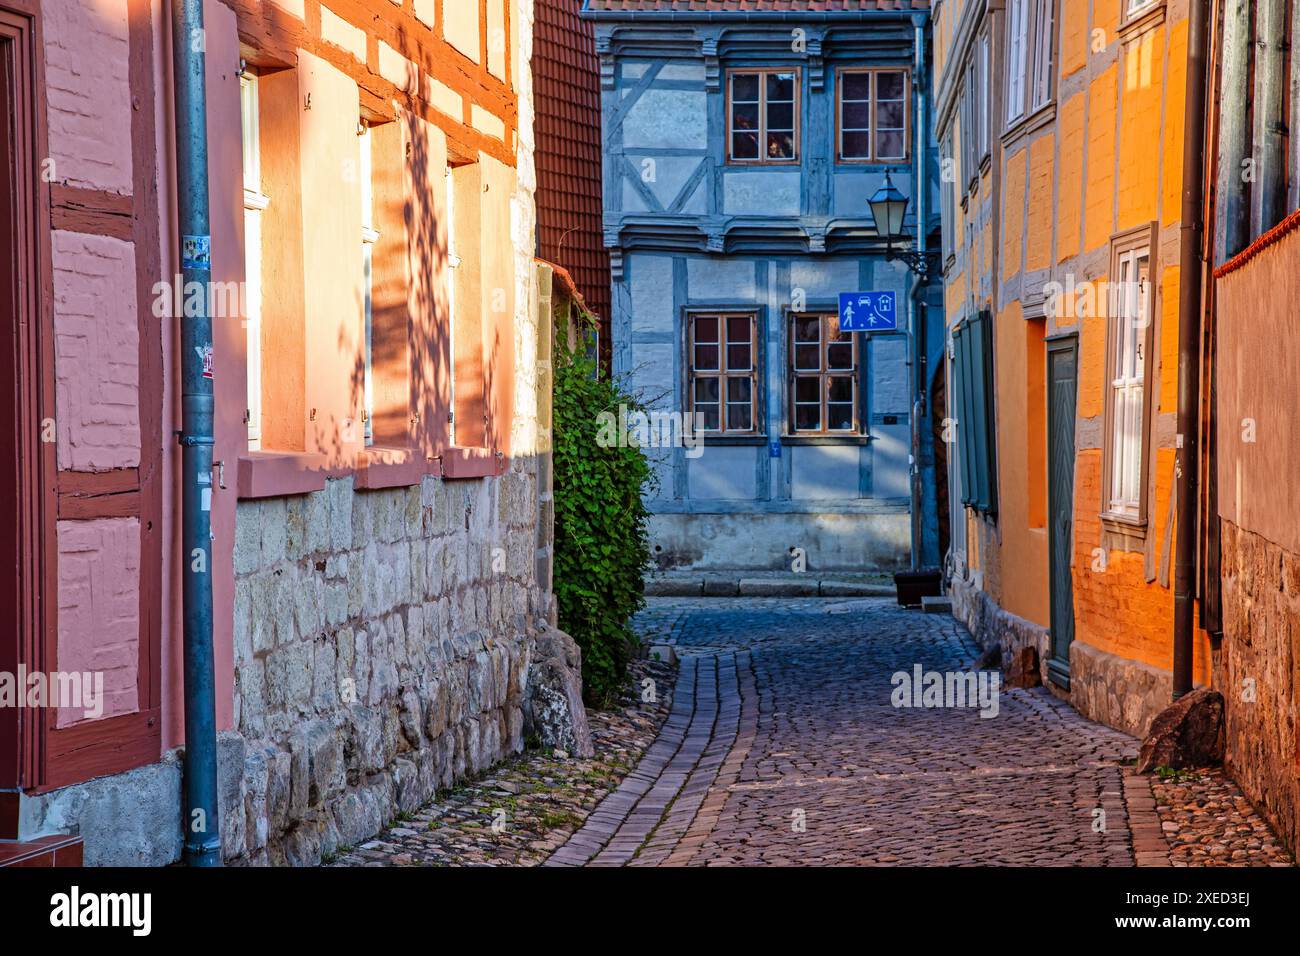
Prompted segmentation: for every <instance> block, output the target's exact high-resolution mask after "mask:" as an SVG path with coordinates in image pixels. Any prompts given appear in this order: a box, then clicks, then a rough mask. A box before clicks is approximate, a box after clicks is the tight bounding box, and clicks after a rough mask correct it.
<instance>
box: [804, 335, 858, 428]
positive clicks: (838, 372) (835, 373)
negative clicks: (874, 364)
mask: <svg viewBox="0 0 1300 956" xmlns="http://www.w3.org/2000/svg"><path fill="white" fill-rule="evenodd" d="M812 317H816V318H818V319H820V322H819V325H818V336H819V339H820V341H819V342H818V345H817V364H818V370H817V371H815V372H812V371H809V370H807V369H798V368H796V367H795V345H796V340H795V323H796V322H798V321H799V320H800V319H804V318H812ZM832 321H834V322H835V323H836V324H837V325H838V324H839V313H837V312H819V311H806V312H793V311H792V312H788V313H786V394H787V397H788V404H789V409H788V414H787V415H786V429H787V434H788V435H789V437H793V438H806V437H821V438H855V437H858V436H861V434H862V408H861V404H862V382H861V376H862V360H861V355H862V351H861V344H862V343H861V338H862V336H860V335H857V334H854V333H852V332H850V333H849V342H850V344H851V345H852V347H853V364H852V366H851V367H850V368H848V369H831V368H829V367H828V363H827V360H826V357H827V356H826V353H827V349H828V348H829V347H830V342H829V340H828V336H827V329H828V327H829V323H830V322H832ZM813 377H816V378H818V379H819V380H820V382H821V388H820V390H819V391H820V398H821V418H820V427H818V428H816V429H813V428H799V427H798V425H797V421H798V417H797V407H796V401H795V395H796V387H797V383H798V380H799V379H801V378H813ZM845 377H847V378H848V379H849V380H850V381H852V383H853V427H852V428H849V429H844V428H827V427H826V425H827V422H828V421H829V415H828V414H827V405H828V404H830V403H829V401H828V396H829V388H828V387H827V380H828V379H830V378H845ZM836 404H839V403H836Z"/></svg>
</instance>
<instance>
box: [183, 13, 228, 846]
mask: <svg viewBox="0 0 1300 956" xmlns="http://www.w3.org/2000/svg"><path fill="white" fill-rule="evenodd" d="M203 49H204V43H203V0H172V70H173V76H174V80H175V87H176V89H175V96H176V104H175V110H176V194H177V195H176V213H177V225H178V227H179V230H178V231H179V237H180V258H181V272H182V275H183V278H184V282H185V288H186V289H191V288H194V286H192V285H191V283H198V284H199V287H200V288H202V289H203V290H204V295H203V296H202V297H201V298H202V299H203V307H202V309H200V310H198V311H199V314H198V315H196V316H183V317H182V318H181V354H180V368H181V431H180V435H179V439H180V444H181V476H182V477H181V486H182V491H181V502H182V503H181V508H182V519H181V541H182V544H183V549H184V550H183V554H182V557H183V564H182V568H183V571H182V574H183V581H184V583H183V588H182V600H183V617H184V641H185V645H184V647H185V653H184V657H185V767H184V773H185V778H184V797H185V817H184V820H183V821H182V823H183V825H184V832H185V862H186V864H187V865H189V866H220V865H221V827H220V816H219V814H218V811H217V723H216V689H215V686H214V678H213V664H212V570H211V565H212V521H211V518H212V446H213V443H214V439H213V398H212V319H211V316H209V315H208V301H207V294H206V293H207V290H208V288H209V283H210V281H211V278H212V266H211V236H210V234H209V225H208V139H207V94H206V88H205V82H204V54H203ZM187 311H188V310H187Z"/></svg>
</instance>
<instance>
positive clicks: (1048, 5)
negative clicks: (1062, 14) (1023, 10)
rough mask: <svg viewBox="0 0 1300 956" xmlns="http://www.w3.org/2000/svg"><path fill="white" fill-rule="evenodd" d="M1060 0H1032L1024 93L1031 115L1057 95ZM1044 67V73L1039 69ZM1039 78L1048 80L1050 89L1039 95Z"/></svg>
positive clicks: (1043, 80) (1043, 107)
mask: <svg viewBox="0 0 1300 956" xmlns="http://www.w3.org/2000/svg"><path fill="white" fill-rule="evenodd" d="M1056 5H1057V0H1033V2H1032V8H1031V10H1030V13H1031V16H1030V18H1029V38H1028V42H1027V43H1026V45H1025V52H1026V53H1027V54H1028V62H1027V63H1026V71H1025V97H1026V99H1027V103H1026V109H1027V113H1026V115H1028V116H1032V115H1034V114H1035V113H1037V112H1038V111H1039V110H1042V109H1046V108H1047V107H1048V106H1050V105H1051V103H1052V102H1053V101H1054V100H1055V99H1056V70H1057V66H1058V62H1057V52H1056V35H1057V20H1058V17H1057V11H1056ZM1044 13H1046V15H1047V17H1048V24H1047V28H1046V33H1045V34H1044V32H1043V24H1042V17H1043V15H1044ZM1040 56H1045V57H1046V60H1047V62H1046V64H1045V65H1044V63H1043V62H1042V60H1041V59H1040ZM1044 69H1045V71H1046V73H1045V75H1040V72H1041V71H1043V70H1044ZM1040 81H1042V82H1045V83H1046V86H1047V89H1046V90H1045V91H1044V92H1043V97H1042V99H1041V100H1040V99H1039V98H1038V92H1039V91H1038V86H1039V83H1040Z"/></svg>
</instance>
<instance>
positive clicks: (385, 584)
mask: <svg viewBox="0 0 1300 956" xmlns="http://www.w3.org/2000/svg"><path fill="white" fill-rule="evenodd" d="M536 484H537V478H536V464H535V461H534V460H529V459H517V460H515V461H514V462H513V463H512V467H511V470H510V471H509V472H507V473H506V474H504V475H502V476H500V477H498V478H489V479H484V480H474V481H464V482H450V481H444V480H442V479H438V478H432V477H426V478H425V479H424V480H423V482H422V483H421V484H420V485H418V486H415V487H411V488H401V489H391V490H382V491H354V489H353V487H352V479H351V478H345V479H339V480H334V481H330V482H328V483H327V486H326V488H325V489H324V490H323V491H319V492H315V493H313V494H309V495H304V496H297V497H292V498H278V499H268V500H265V501H260V502H259V501H249V502H241V503H240V505H239V514H238V518H237V540H236V546H235V571H236V585H235V680H236V690H235V709H236V727H237V728H238V730H237V732H233V733H230V734H227V735H224V737H223V740H222V752H221V758H222V759H221V761H220V763H221V771H222V780H221V801H222V811H221V812H222V821H221V822H222V839H223V844H224V850H225V855H226V858H227V859H228V860H231V861H235V860H242V861H247V862H250V863H254V864H266V863H270V864H291V865H312V864H315V863H318V862H319V861H320V860H321V858H322V857H323V856H328V855H331V854H334V853H335V852H337V851H338V849H339V848H340V847H347V846H351V845H355V844H356V843H359V842H361V841H363V840H365V839H367V838H368V837H370V836H372V835H373V834H375V833H377V832H378V831H379V830H380V829H382V827H383V826H384V825H385V824H386V823H388V822H389V821H391V820H392V819H393V818H394V817H395V816H396V815H397V813H399V812H402V811H407V812H409V811H413V810H415V809H416V808H418V807H419V806H420V804H421V803H422V802H424V801H425V800H427V799H428V798H429V797H430V796H432V795H433V793H434V792H435V791H436V790H437V789H438V788H440V787H445V786H448V785H450V784H451V782H452V781H453V780H455V779H460V778H462V777H464V776H465V775H466V774H467V773H475V772H478V771H480V770H483V769H485V768H487V767H488V766H490V765H491V764H493V763H495V762H496V761H498V760H500V759H502V758H503V757H505V756H507V755H509V754H512V753H518V752H519V751H521V750H522V749H523V745H524V733H525V731H524V717H523V704H524V700H525V694H526V682H527V675H528V667H529V659H530V655H531V653H532V649H533V644H534V642H535V640H536V639H537V637H538V635H539V634H540V633H542V632H543V631H545V630H546V629H547V627H548V621H549V620H550V614H551V608H550V602H551V597H550V595H549V593H548V592H547V591H546V590H544V589H543V588H541V587H539V586H538V584H537V582H536V579H535V575H534V570H533V569H534V564H533V558H534V548H535V543H536V522H537V508H536V501H537V487H536Z"/></svg>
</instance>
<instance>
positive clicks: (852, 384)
mask: <svg viewBox="0 0 1300 956" xmlns="http://www.w3.org/2000/svg"><path fill="white" fill-rule="evenodd" d="M790 419H791V425H792V430H793V431H794V432H795V433H796V434H822V435H826V434H836V433H839V434H849V433H852V432H856V431H857V429H858V340H857V338H855V337H854V336H853V335H852V334H851V333H849V332H841V331H840V320H839V316H838V315H792V316H791V317H790Z"/></svg>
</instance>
